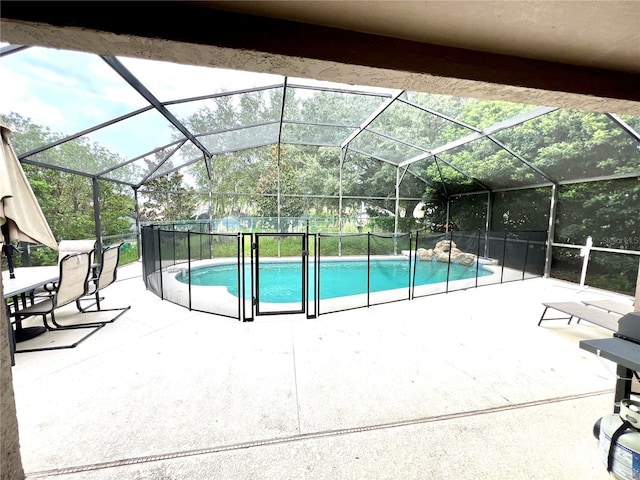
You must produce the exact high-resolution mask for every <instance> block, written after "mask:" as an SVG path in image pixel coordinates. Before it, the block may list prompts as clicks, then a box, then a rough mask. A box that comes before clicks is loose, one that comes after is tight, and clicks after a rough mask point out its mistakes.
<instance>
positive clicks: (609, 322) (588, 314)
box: [538, 302, 620, 332]
mask: <svg viewBox="0 0 640 480" xmlns="http://www.w3.org/2000/svg"><path fill="white" fill-rule="evenodd" d="M543 305H544V311H543V312H542V315H541V316H540V321H539V322H538V326H540V324H541V323H542V322H543V321H545V320H567V319H568V320H569V321H568V322H567V324H570V323H571V320H573V318H574V317H575V318H576V319H577V321H576V323H580V320H584V321H585V322H589V323H593V324H594V325H598V326H600V327H602V328H606V329H607V330H611V331H613V332H617V331H618V320H619V319H620V315H615V314H613V313H609V312H605V311H604V310H602V309H598V308H594V307H589V306H587V305H585V304H584V303H578V302H553V303H543ZM550 308H551V309H553V310H557V311H559V312H562V313H564V314H565V315H568V316H565V317H553V318H545V314H546V313H547V310H548V309H550Z"/></svg>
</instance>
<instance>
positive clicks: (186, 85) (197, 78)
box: [0, 44, 382, 158]
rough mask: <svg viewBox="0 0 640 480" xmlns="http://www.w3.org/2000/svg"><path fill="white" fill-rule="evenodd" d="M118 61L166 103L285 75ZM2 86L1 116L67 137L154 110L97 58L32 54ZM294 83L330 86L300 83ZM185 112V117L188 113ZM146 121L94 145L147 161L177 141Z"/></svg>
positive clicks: (159, 122) (163, 125) (10, 65)
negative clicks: (24, 120)
mask: <svg viewBox="0 0 640 480" xmlns="http://www.w3.org/2000/svg"><path fill="white" fill-rule="evenodd" d="M1 45H2V46H5V45H6V44H1ZM119 60H120V61H121V62H122V63H123V65H124V66H125V67H126V68H127V69H129V71H131V73H133V75H134V76H136V77H137V78H138V79H139V80H140V81H141V82H142V83H143V84H144V85H145V86H146V87H147V88H148V89H149V90H150V91H151V93H152V94H153V95H154V96H155V97H156V98H158V99H159V100H160V101H169V100H175V99H179V98H185V97H195V96H200V95H207V94H212V93H217V92H222V91H233V90H241V89H245V88H251V87H256V86H265V85H273V84H281V83H282V82H283V77H282V76H279V75H268V74H256V73H247V72H240V71H233V70H223V69H214V68H204V67H197V66H186V65H176V64H170V63H166V62H157V61H151V60H139V59H132V58H122V57H120V58H119ZM0 79H2V88H1V89H0V111H1V112H2V113H5V114H7V113H9V112H16V113H18V114H20V115H21V116H23V117H27V118H30V119H31V120H32V121H33V122H34V123H37V124H40V125H43V126H47V127H49V128H50V129H51V130H52V131H54V132H60V133H62V134H64V135H71V134H74V133H77V132H79V131H82V130H84V129H86V128H89V127H91V126H93V125H96V124H99V123H102V122H105V121H108V120H110V119H112V118H114V117H117V116H120V115H123V114H126V113H129V112H132V111H135V110H137V109H139V108H143V107H145V106H147V105H148V103H147V102H146V100H145V99H144V98H142V96H141V95H139V94H138V93H137V92H136V91H135V90H134V89H133V88H131V87H130V86H129V85H128V84H127V83H126V82H125V81H124V80H123V79H122V78H121V77H120V76H119V75H118V74H117V73H116V72H115V71H114V70H113V69H112V68H111V67H110V66H109V65H107V63H106V62H105V61H104V60H102V59H101V58H100V57H99V56H97V55H92V54H86V53H81V52H70V51H62V50H55V49H47V48H41V47H32V48H28V49H26V50H22V51H20V52H17V53H13V54H11V55H7V56H5V57H3V58H1V59H0ZM290 82H294V83H304V84H307V85H317V84H321V85H322V84H326V82H317V81H313V80H301V79H291V80H290ZM358 88H359V89H366V87H358ZM376 90H382V89H376ZM181 111H185V109H184V107H182V108H181ZM187 111H188V110H187ZM144 117H145V118H141V119H140V120H138V121H130V122H129V123H130V125H126V126H124V125H119V126H114V127H110V128H108V129H105V131H104V132H100V133H96V134H92V135H91V136H90V139H91V141H92V142H98V143H100V144H101V145H103V146H104V147H106V148H108V149H109V150H110V151H112V152H114V153H119V154H120V155H122V156H123V157H125V158H131V157H133V156H137V155H141V154H143V153H146V152H147V151H149V150H150V149H151V148H153V147H156V146H158V143H159V142H163V141H164V140H165V139H166V143H168V142H169V141H170V140H171V134H172V133H173V132H174V129H173V127H172V126H170V125H169V122H168V121H167V120H166V119H164V117H162V116H161V115H160V114H157V113H153V114H148V115H147V114H145V115H144ZM19 153H20V152H19Z"/></svg>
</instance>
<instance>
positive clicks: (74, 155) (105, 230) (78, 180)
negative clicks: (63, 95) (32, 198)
mask: <svg viewBox="0 0 640 480" xmlns="http://www.w3.org/2000/svg"><path fill="white" fill-rule="evenodd" d="M0 118H2V120H3V121H4V122H5V123H7V124H8V125H9V126H10V128H11V129H12V132H13V133H12V135H11V141H12V145H13V147H14V149H15V151H16V152H17V153H18V155H20V154H21V153H25V152H28V151H31V150H33V149H35V148H37V147H40V146H42V145H47V144H49V143H51V142H53V141H55V140H58V139H60V138H62V135H61V134H58V133H54V132H51V131H50V130H49V129H47V128H45V127H41V126H39V125H36V124H34V123H33V122H31V120H29V119H27V118H24V117H22V116H20V115H18V114H16V113H11V114H9V115H0ZM37 160H38V161H40V162H41V163H48V164H50V165H52V166H60V167H68V168H74V167H82V170H84V171H92V170H93V171H101V170H103V169H105V168H107V166H112V165H113V164H114V163H115V162H117V161H119V159H118V158H117V156H115V155H113V154H112V153H110V152H108V151H106V150H105V149H104V148H102V147H100V145H97V144H95V143H90V142H89V140H88V139H86V138H80V139H77V140H74V141H72V142H66V143H63V144H61V145H60V146H59V147H58V148H56V149H50V150H46V151H45V152H42V153H40V154H38V157H37ZM23 168H24V170H25V173H26V175H27V178H28V180H29V183H30V184H31V187H32V189H33V191H34V194H35V195H36V198H37V199H38V203H39V204H40V208H41V209H42V212H43V213H44V215H45V217H46V219H47V222H48V223H49V226H50V227H51V230H52V232H53V234H54V236H55V237H56V238H57V239H58V240H62V239H82V238H94V237H95V236H96V232H95V221H94V208H93V184H92V179H91V177H90V176H82V175H76V174H73V173H68V172H64V171H59V170H55V169H52V168H44V167H38V166H34V165H28V164H24V165H23ZM125 188H126V187H123V186H122V185H119V184H116V183H113V182H100V185H99V197H98V198H99V201H100V205H101V215H102V218H101V223H102V234H103V235H118V234H122V233H126V232H127V231H128V230H129V228H130V225H131V223H130V221H129V220H128V218H132V216H133V198H132V196H131V195H130V194H128V193H127V192H126V190H125Z"/></svg>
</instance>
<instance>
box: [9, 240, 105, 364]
mask: <svg viewBox="0 0 640 480" xmlns="http://www.w3.org/2000/svg"><path fill="white" fill-rule="evenodd" d="M90 259H91V253H89V252H86V253H76V254H70V255H66V256H65V257H63V258H62V260H60V264H59V268H60V276H59V279H58V282H57V284H56V287H55V289H54V290H53V292H52V293H51V294H50V295H47V296H37V297H35V300H39V301H37V302H36V303H34V304H33V305H29V306H28V307H25V308H22V309H19V310H16V311H15V312H13V313H12V317H14V318H15V319H16V322H22V320H23V319H25V318H28V317H32V316H35V315H40V316H42V323H43V324H44V326H45V328H46V329H47V330H49V331H56V330H72V329H82V328H88V329H91V331H90V332H89V333H88V334H87V335H85V336H84V337H82V338H80V340H78V341H76V342H74V343H73V344H70V345H56V346H52V347H41V348H26V349H20V350H16V353H21V352H36V351H43V350H59V349H63V348H74V347H76V346H77V345H78V344H79V343H80V342H82V341H84V340H85V339H87V338H88V337H90V336H91V335H93V334H94V333H95V332H96V331H97V330H99V329H100V328H102V327H104V324H103V323H96V322H93V323H79V324H71V325H61V324H60V323H58V321H57V320H56V316H55V312H56V310H57V309H58V308H61V307H64V306H65V305H68V304H70V303H73V302H75V301H76V300H78V299H79V298H82V297H83V296H84V295H86V293H87V282H88V280H89V277H90V272H91V261H90ZM47 315H50V317H51V322H50V323H49V322H48V321H47Z"/></svg>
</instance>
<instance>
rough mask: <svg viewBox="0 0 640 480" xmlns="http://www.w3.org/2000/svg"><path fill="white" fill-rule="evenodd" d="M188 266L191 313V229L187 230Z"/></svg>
mask: <svg viewBox="0 0 640 480" xmlns="http://www.w3.org/2000/svg"><path fill="white" fill-rule="evenodd" d="M187 266H188V270H187V271H188V272H189V311H191V229H189V230H187Z"/></svg>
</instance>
